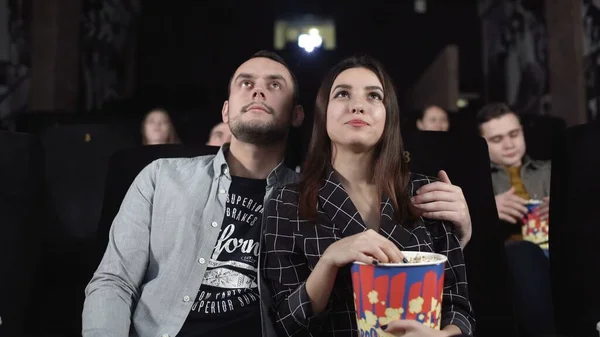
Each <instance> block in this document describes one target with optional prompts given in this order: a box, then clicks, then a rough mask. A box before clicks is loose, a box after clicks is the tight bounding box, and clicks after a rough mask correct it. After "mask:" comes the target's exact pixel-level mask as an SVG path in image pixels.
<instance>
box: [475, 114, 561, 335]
mask: <svg viewBox="0 0 600 337" xmlns="http://www.w3.org/2000/svg"><path fill="white" fill-rule="evenodd" d="M477 125H479V131H480V133H481V135H482V136H483V138H485V140H486V141H487V144H488V149H489V153H490V160H491V165H492V184H493V188H494V193H495V194H496V207H497V209H498V217H499V218H500V219H501V220H504V221H507V222H509V223H511V224H515V225H518V226H517V227H518V229H516V228H515V229H514V230H516V231H517V232H518V233H521V223H522V222H521V219H522V218H523V216H524V215H525V214H526V213H527V208H526V207H525V205H526V204H527V201H528V200H529V199H541V200H543V203H542V205H541V206H540V209H539V213H540V216H541V217H542V218H544V219H547V218H548V207H549V202H550V162H546V161H536V160H532V159H531V158H529V156H527V155H526V147H525V138H524V136H523V127H522V126H521V122H520V120H519V117H518V116H517V114H515V113H514V112H513V111H512V110H511V109H510V108H509V107H508V106H507V105H506V104H504V103H490V104H488V105H486V106H484V107H483V108H482V109H481V110H480V111H479V112H478V113H477ZM510 234H513V233H510ZM519 236H520V235H512V236H511V237H510V238H509V239H513V238H517V237H519ZM505 248H506V254H507V257H508V270H509V273H510V275H511V277H512V280H513V282H514V283H513V290H514V291H513V296H514V301H515V304H516V305H515V308H516V309H515V314H516V319H517V323H518V326H519V329H520V330H521V331H522V332H523V335H526V336H550V335H552V334H553V333H554V332H555V328H554V321H553V307H552V293H551V291H550V276H549V266H548V259H547V258H546V257H547V256H548V255H547V254H548V249H547V243H542V244H540V245H536V244H533V243H532V242H529V241H522V240H508V241H507V242H506V244H505ZM544 254H546V255H544Z"/></svg>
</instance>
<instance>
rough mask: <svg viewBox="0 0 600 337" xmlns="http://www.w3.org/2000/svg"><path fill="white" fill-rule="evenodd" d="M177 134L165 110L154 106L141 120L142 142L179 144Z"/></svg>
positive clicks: (149, 143) (144, 143)
mask: <svg viewBox="0 0 600 337" xmlns="http://www.w3.org/2000/svg"><path fill="white" fill-rule="evenodd" d="M179 143H180V141H179V136H177V131H176V130H175V126H174V125H173V123H172V121H171V117H170V116H169V113H168V112H167V110H165V109H163V108H154V109H152V110H150V111H149V112H148V113H147V114H146V116H145V117H144V120H143V121H142V144H143V145H158V144H179Z"/></svg>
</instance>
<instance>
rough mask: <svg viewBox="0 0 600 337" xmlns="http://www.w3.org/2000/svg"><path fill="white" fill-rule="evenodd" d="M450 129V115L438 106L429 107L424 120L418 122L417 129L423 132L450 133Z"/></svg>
mask: <svg viewBox="0 0 600 337" xmlns="http://www.w3.org/2000/svg"><path fill="white" fill-rule="evenodd" d="M449 127H450V123H449V122H448V114H447V113H446V111H444V110H442V109H441V108H439V107H437V106H432V107H429V108H428V109H427V110H426V111H425V113H424V114H423V119H420V120H418V121H417V128H418V129H419V130H422V131H448V129H449Z"/></svg>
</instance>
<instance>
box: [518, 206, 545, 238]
mask: <svg viewBox="0 0 600 337" xmlns="http://www.w3.org/2000/svg"><path fill="white" fill-rule="evenodd" d="M541 204H542V201H540V200H535V199H531V200H529V201H528V202H527V205H526V206H527V210H528V212H527V214H525V216H524V217H523V225H522V226H521V233H522V234H523V240H527V241H530V242H533V243H535V244H537V245H540V246H541V247H542V248H543V249H548V231H549V229H548V221H547V220H542V219H541V218H540V214H539V209H540V205H541Z"/></svg>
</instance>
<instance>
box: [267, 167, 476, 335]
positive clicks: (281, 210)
mask: <svg viewBox="0 0 600 337" xmlns="http://www.w3.org/2000/svg"><path fill="white" fill-rule="evenodd" d="M433 181H434V180H433V179H430V178H428V177H426V176H423V175H417V174H411V176H410V185H409V188H410V193H411V195H414V194H415V192H416V190H418V189H419V188H420V187H422V186H424V185H425V184H429V183H431V182H433ZM275 195H276V197H275V198H274V199H271V200H270V201H269V204H268V206H267V209H266V213H265V216H266V217H267V221H266V234H265V240H264V243H263V245H264V246H263V252H264V253H265V255H264V264H263V271H262V272H263V275H264V277H265V280H266V282H267V284H268V285H269V286H270V287H271V289H272V291H273V304H272V310H271V314H272V317H273V321H274V322H275V326H276V330H277V333H278V335H279V336H352V337H356V336H357V334H358V330H357V325H356V316H355V310H354V300H353V292H352V280H351V276H350V266H346V267H344V268H341V269H340V270H339V272H338V275H337V277H336V281H335V285H334V288H333V291H332V293H331V297H330V299H329V303H328V306H327V309H326V310H325V311H324V312H323V313H321V314H318V315H314V314H313V312H312V306H311V303H310V299H309V297H308V294H307V292H306V280H307V279H308V276H309V275H310V273H311V271H312V270H313V269H314V267H315V266H316V264H317V261H318V260H319V258H320V257H321V256H322V255H323V253H324V252H325V250H326V249H327V247H329V245H331V244H332V243H334V242H335V241H337V240H340V239H342V238H344V237H348V236H350V235H354V234H358V233H361V232H363V231H366V230H367V227H366V226H365V224H364V223H363V221H362V219H361V217H360V214H359V213H358V211H357V210H356V207H355V206H354V204H353V203H352V201H351V200H350V197H349V196H348V194H347V193H346V191H345V190H344V188H343V187H342V184H341V183H340V182H339V180H338V179H336V177H335V173H334V171H330V172H329V173H328V178H327V179H326V180H325V182H324V185H323V187H322V188H321V189H320V190H319V194H318V214H317V221H316V224H315V223H309V222H308V221H307V220H306V219H302V218H301V217H300V216H299V213H298V196H299V194H298V189H297V185H288V186H286V187H284V188H282V189H281V190H280V191H279V193H276V194H275ZM393 213H394V210H393V206H392V204H391V202H390V200H389V199H387V198H384V199H383V200H382V203H381V226H380V230H379V233H380V234H381V235H383V236H384V237H386V238H388V239H389V240H391V241H392V242H394V243H395V244H396V245H398V247H399V248H400V250H407V251H423V252H437V253H440V254H444V255H446V256H447V257H448V263H447V264H446V269H445V278H444V292H443V301H442V323H441V325H442V327H444V326H446V325H449V324H453V325H456V326H458V327H459V328H460V329H461V330H462V332H463V333H464V334H468V335H471V334H472V329H473V325H474V319H473V312H472V308H471V304H470V302H469V298H468V290H467V275H466V270H465V263H464V257H463V252H462V250H461V248H460V244H459V240H458V238H457V237H456V235H455V233H454V226H453V225H452V224H450V223H445V222H442V221H438V220H431V219H426V218H419V219H418V221H417V223H416V224H415V225H414V226H410V228H405V227H403V226H401V225H400V224H398V223H397V222H395V221H393V220H392V219H393Z"/></svg>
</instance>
